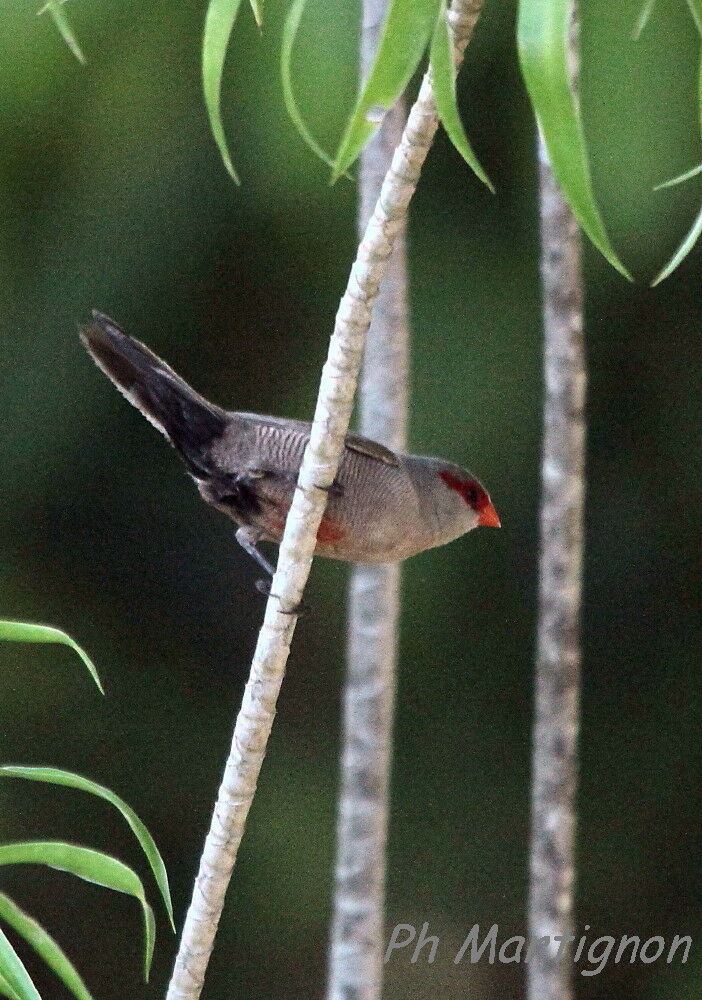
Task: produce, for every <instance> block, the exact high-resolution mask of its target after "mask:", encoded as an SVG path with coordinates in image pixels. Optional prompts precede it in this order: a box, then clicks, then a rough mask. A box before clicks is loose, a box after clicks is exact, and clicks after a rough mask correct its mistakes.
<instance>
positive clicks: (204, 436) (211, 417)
mask: <svg viewBox="0 0 702 1000" xmlns="http://www.w3.org/2000/svg"><path fill="white" fill-rule="evenodd" d="M80 338H81V340H82V341H83V343H84V344H85V347H86V348H87V350H88V353H89V354H90V356H91V357H92V359H93V361H94V362H95V364H96V365H97V366H98V367H99V368H100V369H101V370H102V371H103V372H104V373H105V375H107V377H108V378H109V379H110V380H111V381H112V382H114V384H115V385H116V387H117V388H118V389H119V391H120V392H121V393H122V395H123V396H125V397H126V398H127V399H128V400H129V402H130V403H132V404H133V405H134V406H136V408H137V409H138V410H140V411H141V412H142V413H143V414H144V416H145V417H146V419H147V420H148V421H149V422H150V423H152V424H153V425H154V427H156V428H157V429H158V430H160V431H161V433H162V434H164V435H165V436H166V438H168V440H169V441H170V443H171V444H172V445H173V447H174V448H175V449H176V451H177V452H178V453H179V454H180V456H181V457H182V458H183V460H184V462H185V464H186V465H187V467H188V469H189V471H190V472H191V473H192V474H193V475H194V476H196V477H199V476H202V475H207V474H208V472H209V469H208V461H207V455H208V452H209V446H210V445H211V444H212V442H213V441H214V440H216V439H217V438H219V437H221V436H222V434H223V433H224V430H225V429H226V426H227V415H226V413H225V412H224V410H220V408H219V407H217V406H213V405H212V404H211V403H208V402H207V400H206V399H203V397H202V396H200V395H199V394H198V393H196V392H195V390H194V389H191V388H190V386H189V385H188V384H187V382H184V381H183V379H182V378H180V376H179V375H176V373H175V372H174V371H173V370H172V369H171V368H169V366H168V365H167V364H166V363H165V361H161V359H160V358H159V357H157V356H156V355H155V354H154V353H153V351H150V350H149V348H148V347H146V346H145V345H144V344H142V343H140V342H139V341H138V340H135V339H134V338H133V337H130V336H129V335H128V334H126V333H124V332H123V331H122V330H120V328H119V327H118V326H117V324H116V323H113V321H112V320H111V319H109V318H108V317H107V316H103V315H102V314H101V313H99V312H95V311H94V312H93V321H92V323H89V324H87V325H86V326H82V327H81V328H80Z"/></svg>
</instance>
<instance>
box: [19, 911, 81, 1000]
mask: <svg viewBox="0 0 702 1000" xmlns="http://www.w3.org/2000/svg"><path fill="white" fill-rule="evenodd" d="M0 920H4V921H5V923H6V924H9V925H10V927H12V929H13V930H14V931H16V932H17V933H18V934H19V935H21V937H23V938H24V939H25V941H26V942H27V944H29V945H31V947H32V948H33V949H34V950H35V951H36V953H37V955H39V957H40V958H43V960H44V961H45V962H46V964H47V965H48V966H49V968H50V969H51V971H52V972H54V973H55V974H56V975H57V976H58V978H59V979H60V980H61V982H62V983H63V984H64V985H65V986H66V988H67V989H69V990H70V991H71V993H72V994H73V996H74V997H76V1000H93V997H92V995H91V994H90V992H89V990H88V988H87V986H86V985H85V983H84V982H83V980H82V978H81V977H80V975H79V973H78V971H77V970H76V968H75V966H74V965H73V963H72V962H71V960H70V959H69V958H68V957H67V956H66V954H65V953H64V952H63V951H62V949H61V948H60V947H59V946H58V945H57V943H56V942H55V941H54V939H53V938H52V937H51V935H50V934H49V933H48V932H47V931H45V930H44V928H43V927H42V926H41V924H39V923H37V921H36V920H34V918H33V917H30V916H29V914H28V913H25V912H24V910H21V909H20V908H19V906H18V905H17V904H16V903H15V902H14V901H13V900H12V899H10V897H9V896H6V895H5V893H4V892H0Z"/></svg>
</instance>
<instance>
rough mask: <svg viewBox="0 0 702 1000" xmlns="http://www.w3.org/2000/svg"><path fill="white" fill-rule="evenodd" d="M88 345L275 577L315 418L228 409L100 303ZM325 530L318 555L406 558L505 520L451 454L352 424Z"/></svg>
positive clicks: (85, 335)
mask: <svg viewBox="0 0 702 1000" xmlns="http://www.w3.org/2000/svg"><path fill="white" fill-rule="evenodd" d="M79 333H80V337H81V340H82V342H83V344H84V345H85V347H86V349H87V351H88V353H89V354H90V356H91V357H92V359H93V361H95V363H96V364H97V366H98V368H100V369H101V370H102V371H103V372H104V374H105V375H106V376H107V377H108V378H109V379H110V381H111V382H112V383H113V384H114V385H115V386H116V387H117V389H118V390H119V391H120V392H121V393H122V395H123V396H125V397H126V399H127V400H129V402H130V403H132V405H133V406H135V407H136V408H137V409H138V410H139V411H140V412H141V413H142V414H143V415H144V416H145V417H146V419H147V420H148V421H149V422H150V423H151V424H153V425H154V427H156V428H157V430H159V431H160V432H161V433H162V434H163V435H164V436H165V438H166V439H167V441H168V442H169V443H170V444H171V445H172V446H173V448H174V449H175V451H176V452H177V454H178V455H179V456H180V458H181V459H182V461H183V463H184V464H185V468H186V470H187V472H188V473H189V475H190V476H191V477H192V479H193V480H194V481H195V484H196V485H197V488H198V490H199V492H200V495H201V497H202V498H203V500H205V501H206V502H207V503H208V504H211V505H212V506H213V507H215V508H216V509H217V510H219V511H221V512H222V513H224V514H226V515H227V516H228V517H230V518H231V519H232V520H233V521H234V522H235V523H236V524H237V525H238V529H237V531H236V533H235V537H236V540H237V542H238V543H239V544H240V545H241V546H242V547H243V549H244V550H245V551H246V552H247V553H248V554H249V555H250V556H252V558H254V559H255V560H256V562H257V563H258V564H259V566H261V567H262V568H263V569H264V570H265V571H266V572H267V573H268V574H269V575H270V576H271V577H272V576H273V573H274V568H273V566H272V565H271V563H270V562H269V561H268V560H267V559H266V557H265V555H264V554H263V553H262V552H261V551H260V549H259V548H258V546H259V544H260V543H261V542H280V540H281V538H282V535H283V529H284V527H285V519H286V516H287V513H288V510H289V508H290V505H291V503H292V499H293V494H294V491H295V488H296V483H297V477H298V473H299V470H300V464H301V462H302V456H303V453H304V450H305V446H306V445H307V442H308V441H309V437H310V428H311V424H309V423H305V422H304V421H301V420H291V419H287V418H284V417H269V416H261V415H259V414H256V413H240V412H236V411H229V410H224V409H222V408H221V407H219V406H216V405H215V404H213V403H210V402H208V401H207V400H206V399H205V398H204V397H203V396H201V395H200V394H199V393H197V392H196V391H195V390H194V389H193V388H191V386H189V385H188V383H187V382H186V381H185V380H184V379H182V378H181V377H180V376H179V375H177V374H176V373H175V372H174V371H173V369H172V368H170V367H169V366H168V365H167V364H166V362H165V361H162V360H161V358H159V357H158V356H157V355H156V354H154V352H153V351H151V350H150V349H149V348H148V347H147V346H146V345H145V344H142V343H141V342H140V341H138V340H136V339H135V338H134V337H131V336H130V335H129V334H127V333H125V332H124V331H123V330H122V329H120V327H119V326H118V325H117V324H116V323H115V322H114V321H113V320H111V319H110V318H109V317H108V316H105V315H103V314H102V313H100V312H97V311H93V313H92V322H90V323H87V324H85V325H82V326H80V327H79ZM328 492H329V496H328V502H327V507H326V510H325V513H324V516H323V518H322V521H321V524H320V526H319V530H318V532H317V539H316V548H315V555H319V556H324V557H327V558H331V559H340V560H343V561H347V562H356V563H386V562H399V561H401V560H404V559H407V558H409V557H410V556H414V555H416V554H417V553H419V552H422V551H424V550H426V549H431V548H434V547H436V546H439V545H444V544H446V543H447V542H451V541H454V540H455V539H456V538H459V537H460V536H461V535H464V534H465V533H466V532H468V531H471V530H472V529H473V528H476V527H478V526H479V525H482V526H485V527H492V528H499V527H500V518H499V516H498V514H497V511H496V510H495V507H494V505H493V503H492V501H491V499H490V496H489V494H488V493H487V491H486V489H485V488H484V486H483V485H482V484H481V483H480V482H479V481H478V480H477V479H476V478H475V476H473V475H472V474H471V473H470V472H468V471H467V470H466V469H463V468H461V467H460V466H459V465H456V464H454V463H453V462H449V461H446V460H444V459H441V458H431V457H428V456H424V455H405V454H398V453H395V452H393V451H391V450H390V449H388V448H386V447H385V446H384V445H382V444H379V443H378V442H376V441H372V440H371V439H370V438H366V437H362V436H361V435H358V434H351V433H350V434H347V435H346V438H345V441H344V450H343V453H342V456H341V462H340V465H339V469H338V472H337V476H336V479H335V481H334V483H333V484H332V485H331V486H330V487H328Z"/></svg>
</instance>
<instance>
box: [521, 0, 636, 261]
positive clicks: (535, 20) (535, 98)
mask: <svg viewBox="0 0 702 1000" xmlns="http://www.w3.org/2000/svg"><path fill="white" fill-rule="evenodd" d="M568 13H569V4H568V0H520V2H519V16H518V25H517V42H518V47H519V59H520V63H521V67H522V74H523V76H524V80H525V83H526V87H527V90H528V92H529V97H530V98H531V103H532V107H533V108H534V113H535V115H536V119H537V122H538V125H539V127H540V129H541V132H542V135H543V137H544V141H545V143H546V148H547V150H548V154H549V158H550V161H551V166H552V167H553V172H554V174H555V176H556V179H557V180H558V183H559V184H560V186H561V188H562V189H563V193H564V195H565V197H566V199H567V201H568V203H569V205H570V207H571V209H572V211H573V214H574V215H575V217H576V219H577V220H578V222H579V223H580V225H581V226H582V228H583V230H584V231H585V233H587V235H588V236H589V238H590V239H591V240H592V242H593V243H594V244H595V246H596V247H597V249H598V250H599V251H600V253H602V254H603V255H604V256H605V257H606V259H607V260H608V261H609V263H610V264H611V265H612V267H615V268H616V269H617V271H619V273H620V274H622V275H624V277H625V278H628V279H629V280H631V275H630V274H629V272H628V271H627V269H626V268H625V267H624V265H623V264H622V262H621V261H620V260H619V258H618V257H617V255H616V253H615V251H614V249H613V247H612V245H611V243H610V242H609V237H608V236H607V233H606V231H605V227H604V223H603V222H602V218H601V216H600V212H599V209H598V207H597V204H596V202H595V196H594V193H593V189H592V181H591V179H590V168H589V165H588V159H587V152H586V147H585V138H584V134H583V128H582V122H581V120H580V111H579V105H578V101H577V99H576V97H575V95H574V94H573V92H572V91H571V87H570V77H569V73H568V65H567V55H566V53H567V38H568Z"/></svg>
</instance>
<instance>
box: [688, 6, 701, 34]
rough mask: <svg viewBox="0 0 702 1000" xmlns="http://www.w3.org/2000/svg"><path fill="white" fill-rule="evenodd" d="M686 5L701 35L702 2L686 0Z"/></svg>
mask: <svg viewBox="0 0 702 1000" xmlns="http://www.w3.org/2000/svg"><path fill="white" fill-rule="evenodd" d="M687 5H688V7H689V8H690V13H691V14H692V17H693V19H694V21H695V24H696V25H697V30H698V31H699V33H700V34H701V35H702V0H687Z"/></svg>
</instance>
